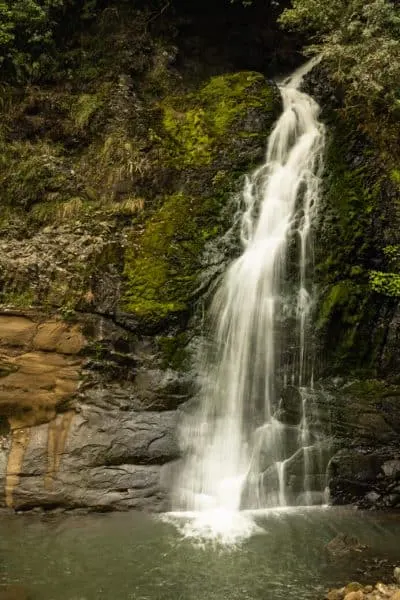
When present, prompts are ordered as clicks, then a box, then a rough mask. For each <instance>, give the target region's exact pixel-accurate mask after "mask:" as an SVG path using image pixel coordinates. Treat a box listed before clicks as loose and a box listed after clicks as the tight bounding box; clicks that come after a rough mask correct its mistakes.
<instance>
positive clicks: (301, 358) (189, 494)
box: [175, 63, 325, 521]
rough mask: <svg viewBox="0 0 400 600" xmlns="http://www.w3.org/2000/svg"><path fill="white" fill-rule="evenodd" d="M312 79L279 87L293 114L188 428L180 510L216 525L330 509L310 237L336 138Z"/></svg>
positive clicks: (286, 116) (246, 224)
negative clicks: (312, 91) (319, 431)
mask: <svg viewBox="0 0 400 600" xmlns="http://www.w3.org/2000/svg"><path fill="white" fill-rule="evenodd" d="M311 68H312V64H310V63H308V64H307V65H306V66H305V67H303V68H302V69H300V70H299V71H297V72H296V73H295V74H294V75H293V76H292V77H291V78H289V79H288V80H286V81H285V82H284V83H283V84H282V85H281V86H280V90H281V95H282V101H283V112H282V114H281V116H280V118H279V120H278V121H277V123H276V125H275V127H274V129H273V131H272V133H271V135H270V138H269V142H268V149H267V154H266V159H265V162H264V164H263V165H262V166H261V167H260V168H259V169H257V170H256V171H255V172H254V173H253V174H252V175H251V176H249V177H248V178H247V179H246V182H245V186H244V189H243V192H242V214H241V232H240V235H241V242H242V246H243V252H242V254H241V256H240V257H239V258H238V259H237V260H235V261H234V262H233V263H232V264H231V266H230V267H229V269H228V270H227V272H226V273H225V275H224V277H223V279H222V281H221V283H220V285H219V288H218V289H217V292H216V294H215V297H214V300H213V303H212V307H211V318H212V336H213V339H212V341H211V343H212V348H213V350H212V356H211V357H207V358H206V359H205V361H204V362H205V364H204V365H203V369H202V371H203V379H204V382H203V386H202V390H201V402H200V408H199V409H198V410H197V411H196V412H195V413H194V414H192V415H187V416H186V418H185V421H184V423H183V428H182V441H183V446H184V451H185V456H186V458H185V462H184V465H183V468H182V470H181V472H180V474H179V477H178V480H177V482H176V489H175V507H176V508H177V509H179V510H190V511H209V510H213V511H217V513H216V514H217V521H218V520H219V519H220V518H221V515H222V514H223V512H224V511H225V512H230V511H238V510H239V509H240V508H249V509H257V508H265V507H284V506H288V505H293V504H303V505H309V504H312V503H321V502H322V494H321V492H322V491H323V487H324V485H323V483H322V484H321V482H320V481H319V480H318V481H317V482H316V480H317V479H318V474H319V469H322V465H321V464H320V459H321V451H320V446H321V444H320V440H319V439H318V436H315V434H312V433H311V432H310V430H309V426H308V418H309V414H310V413H312V410H311V409H312V402H313V394H312V392H311V391H307V389H306V387H305V386H306V385H308V386H310V381H311V378H312V369H311V367H310V364H311V362H312V361H311V356H310V351H309V348H308V344H307V328H308V326H309V316H310V310H311V308H312V300H313V299H312V293H311V289H310V283H312V244H311V239H310V230H311V224H312V221H313V217H314V215H315V211H316V209H317V206H318V199H319V195H320V177H321V172H322V166H323V165H322V159H323V151H324V139H325V131H324V126H323V125H322V124H321V123H320V122H319V120H318V115H319V106H318V104H317V103H316V102H315V101H314V100H313V99H312V98H311V97H310V96H308V95H307V94H305V93H303V92H301V91H299V87H300V85H301V81H302V78H303V76H304V75H305V73H306V72H307V71H308V70H310V69H311ZM289 262H290V265H291V266H290V276H287V271H288V263H289ZM289 281H290V282H291V283H290V284H289V283H288V282H289ZM293 282H294V285H295V287H294V288H293ZM290 312H291V313H292V316H291V320H290V323H291V325H290V327H291V328H292V332H291V337H292V338H293V339H295V340H296V344H295V345H296V351H295V353H294V354H295V358H294V359H293V357H292V365H293V364H294V365H295V366H294V368H293V367H292V373H291V376H290V383H292V384H294V385H295V386H297V387H296V388H295V387H293V388H292V392H293V394H292V395H293V398H292V405H293V406H294V407H293V406H292V408H290V410H291V415H292V416H291V417H289V418H287V410H286V413H285V407H283V408H282V401H281V404H279V392H278V391H277V386H276V373H277V369H278V368H281V367H282V361H281V357H282V351H283V350H285V348H284V347H282V346H283V345H284V342H283V341H282V337H283V335H282V322H283V320H284V319H285V318H286V317H287V315H288V313H290ZM285 315H286V317H285ZM296 394H297V395H296ZM290 410H289V412H290ZM282 414H286V418H282ZM316 492H317V495H316ZM218 511H219V513H218ZM218 514H220V516H219V517H218Z"/></svg>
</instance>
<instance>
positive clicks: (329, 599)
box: [326, 588, 344, 600]
mask: <svg viewBox="0 0 400 600" xmlns="http://www.w3.org/2000/svg"><path fill="white" fill-rule="evenodd" d="M343 598H344V588H342V589H340V590H329V592H328V593H327V594H326V600H343Z"/></svg>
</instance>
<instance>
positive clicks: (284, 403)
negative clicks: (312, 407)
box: [276, 385, 303, 425]
mask: <svg viewBox="0 0 400 600" xmlns="http://www.w3.org/2000/svg"><path fill="white" fill-rule="evenodd" d="M302 413H303V400H302V397H301V393H300V391H299V389H298V388H296V387H294V386H292V385H288V386H286V387H285V388H284V389H283V391H282V395H281V401H280V404H279V409H278V411H277V414H276V417H277V419H279V421H281V422H282V423H285V424H286V425H298V424H299V423H300V420H301V417H302Z"/></svg>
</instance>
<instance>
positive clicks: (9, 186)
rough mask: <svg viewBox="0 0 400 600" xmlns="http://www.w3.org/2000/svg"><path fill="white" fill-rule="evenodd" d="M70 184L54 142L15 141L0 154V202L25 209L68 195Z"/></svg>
mask: <svg viewBox="0 0 400 600" xmlns="http://www.w3.org/2000/svg"><path fill="white" fill-rule="evenodd" d="M72 185H73V181H71V175H70V172H69V170H68V168H67V167H66V165H65V164H64V160H63V157H62V156H61V148H59V147H57V146H54V145H49V144H47V143H41V144H37V145H35V144H31V143H22V142H15V143H14V144H9V145H8V146H7V147H6V148H5V149H4V151H3V153H2V155H1V157H0V189H1V197H2V202H3V205H4V204H6V205H9V206H16V207H18V206H19V207H22V208H25V209H27V208H30V207H31V206H33V205H34V204H36V203H38V202H40V201H43V200H49V201H54V200H56V199H63V198H65V196H67V197H68V191H69V190H70V189H71V186H72Z"/></svg>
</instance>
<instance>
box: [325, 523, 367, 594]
mask: <svg viewBox="0 0 400 600" xmlns="http://www.w3.org/2000/svg"><path fill="white" fill-rule="evenodd" d="M365 548H366V546H363V545H362V544H360V542H359V540H358V539H357V538H356V537H354V536H351V535H347V534H345V533H339V534H338V535H337V536H336V537H334V538H333V539H332V540H331V541H330V542H329V543H328V544H327V545H326V550H327V551H328V552H329V554H331V555H332V556H335V557H340V556H345V555H347V554H349V553H350V552H361V551H362V550H364V549H365ZM349 585H350V586H360V584H358V583H353V584H349ZM360 587H361V586H360ZM357 589H359V587H357ZM347 591H354V587H353V588H352V589H351V590H350V589H348V590H347Z"/></svg>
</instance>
